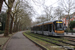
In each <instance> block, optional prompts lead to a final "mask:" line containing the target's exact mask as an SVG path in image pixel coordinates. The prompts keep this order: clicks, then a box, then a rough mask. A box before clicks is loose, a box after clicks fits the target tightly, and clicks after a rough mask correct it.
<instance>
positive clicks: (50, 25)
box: [49, 24, 52, 32]
mask: <svg viewBox="0 0 75 50" xmlns="http://www.w3.org/2000/svg"><path fill="white" fill-rule="evenodd" d="M49 28H50V29H49V31H50V32H51V31H52V24H49Z"/></svg>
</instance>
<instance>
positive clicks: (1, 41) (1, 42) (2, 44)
mask: <svg viewBox="0 0 75 50" xmlns="http://www.w3.org/2000/svg"><path fill="white" fill-rule="evenodd" d="M13 34H14V33H13ZM13 34H9V36H8V37H4V36H3V37H0V45H1V47H0V50H1V49H2V48H3V46H4V44H5V43H6V42H7V40H8V39H9V37H11V36H12V35H13Z"/></svg>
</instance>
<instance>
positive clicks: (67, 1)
mask: <svg viewBox="0 0 75 50" xmlns="http://www.w3.org/2000/svg"><path fill="white" fill-rule="evenodd" d="M60 7H61V8H62V9H64V11H65V12H66V13H68V18H69V21H70V13H71V12H72V10H74V9H75V1H74V0H61V3H60ZM69 23H70V22H68V30H70V29H69Z"/></svg>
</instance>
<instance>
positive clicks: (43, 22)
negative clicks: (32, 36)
mask: <svg viewBox="0 0 75 50" xmlns="http://www.w3.org/2000/svg"><path fill="white" fill-rule="evenodd" d="M54 21H62V20H53V21H45V22H42V23H39V24H36V25H34V26H38V25H42V24H46V23H50V22H54Z"/></svg>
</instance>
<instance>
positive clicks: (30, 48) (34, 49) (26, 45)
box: [5, 32, 41, 50]
mask: <svg viewBox="0 0 75 50" xmlns="http://www.w3.org/2000/svg"><path fill="white" fill-rule="evenodd" d="M5 50H41V48H40V47H38V46H36V45H35V44H34V43H32V42H31V41H30V40H28V39H27V38H26V37H25V36H23V34H22V32H17V33H16V34H14V35H13V37H12V38H11V39H10V41H9V43H8V44H7V46H6V49H5Z"/></svg>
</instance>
